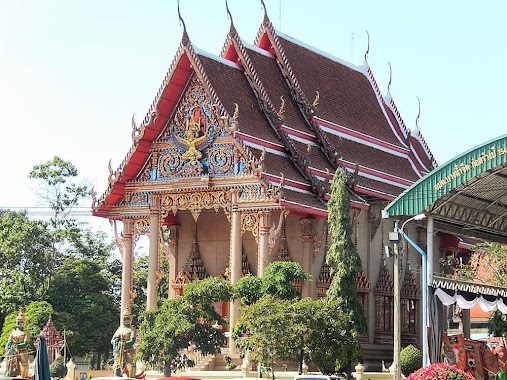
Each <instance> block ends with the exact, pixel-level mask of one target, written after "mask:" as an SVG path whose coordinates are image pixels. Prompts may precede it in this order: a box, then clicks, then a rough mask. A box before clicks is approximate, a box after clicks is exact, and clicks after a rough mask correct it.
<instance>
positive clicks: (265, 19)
mask: <svg viewBox="0 0 507 380" xmlns="http://www.w3.org/2000/svg"><path fill="white" fill-rule="evenodd" d="M261 4H262V7H263V8H264V20H263V21H262V22H263V24H265V25H267V24H269V22H270V21H269V17H268V11H267V9H266V4H264V0H261Z"/></svg>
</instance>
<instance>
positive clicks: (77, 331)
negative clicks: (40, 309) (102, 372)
mask: <svg viewBox="0 0 507 380" xmlns="http://www.w3.org/2000/svg"><path fill="white" fill-rule="evenodd" d="M53 278H54V281H53V282H52V283H51V286H50V288H49V291H48V300H49V302H50V303H51V305H53V307H54V310H55V318H54V322H55V325H57V326H58V328H59V329H65V330H66V337H67V342H68V345H69V349H70V351H71V352H72V353H73V354H74V355H84V354H86V353H88V352H97V353H98V354H99V356H100V355H103V354H104V355H108V353H109V351H110V348H111V347H110V340H111V337H112V336H113V333H114V331H115V329H116V327H117V324H118V309H119V307H118V304H117V303H116V302H115V298H114V295H113V294H112V292H111V281H110V279H109V278H108V274H107V272H106V271H105V269H104V267H103V266H102V265H101V264H100V263H97V262H94V261H91V260H88V259H74V258H68V259H66V260H65V261H64V262H63V263H62V265H61V266H60V267H59V268H57V269H56V270H55V273H54V277H53ZM100 359H101V358H100V357H99V358H98V359H97V361H96V362H97V363H100V361H101V360H100Z"/></svg>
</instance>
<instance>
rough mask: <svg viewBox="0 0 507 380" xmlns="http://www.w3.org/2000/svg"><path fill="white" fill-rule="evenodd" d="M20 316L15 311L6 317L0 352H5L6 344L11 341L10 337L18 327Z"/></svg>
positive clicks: (0, 339)
mask: <svg viewBox="0 0 507 380" xmlns="http://www.w3.org/2000/svg"><path fill="white" fill-rule="evenodd" d="M17 316H18V312H17V311H13V312H12V313H10V314H8V315H7V316H6V317H5V320H4V325H3V327H2V335H1V336H0V351H1V352H3V349H4V347H5V343H6V342H7V339H9V335H10V334H11V332H12V330H14V327H16V317H17Z"/></svg>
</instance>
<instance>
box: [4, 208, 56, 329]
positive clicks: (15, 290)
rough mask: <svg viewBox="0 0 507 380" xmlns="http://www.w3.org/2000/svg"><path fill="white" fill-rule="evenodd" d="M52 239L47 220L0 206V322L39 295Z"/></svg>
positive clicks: (44, 278) (48, 269) (49, 255)
mask: <svg viewBox="0 0 507 380" xmlns="http://www.w3.org/2000/svg"><path fill="white" fill-rule="evenodd" d="M51 243H52V240H51V236H50V235H49V233H48V231H47V225H46V223H44V222H41V221H35V220H30V219H28V217H27V215H26V211H22V212H16V211H7V210H0V323H1V322H3V320H4V317H5V316H6V315H7V314H8V313H9V312H15V311H17V310H19V307H20V306H24V305H26V304H27V303H29V302H31V301H33V300H36V299H38V297H39V296H40V294H41V288H42V287H43V285H44V283H45V281H46V279H47V277H48V276H49V275H50V257H51V246H52V245H51ZM0 326H1V325H0Z"/></svg>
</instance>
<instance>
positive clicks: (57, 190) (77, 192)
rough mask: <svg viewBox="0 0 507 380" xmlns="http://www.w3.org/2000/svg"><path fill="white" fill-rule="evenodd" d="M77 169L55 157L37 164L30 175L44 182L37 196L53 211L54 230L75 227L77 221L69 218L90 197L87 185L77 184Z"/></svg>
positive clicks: (52, 222)
mask: <svg viewBox="0 0 507 380" xmlns="http://www.w3.org/2000/svg"><path fill="white" fill-rule="evenodd" d="M77 175H78V172H77V168H76V167H75V166H74V165H73V164H72V163H71V162H70V161H65V160H63V159H61V158H60V157H57V156H54V157H53V158H52V159H51V160H50V161H47V162H44V163H42V164H37V165H34V166H33V167H32V170H31V171H30V173H29V174H28V177H29V178H33V179H38V180H40V181H41V182H42V185H41V188H40V189H39V190H38V191H37V195H38V196H39V198H40V199H41V200H42V201H43V203H44V204H46V205H47V206H48V207H50V208H51V210H52V211H53V216H52V218H51V219H50V221H51V225H52V226H53V228H54V230H56V231H58V232H60V231H62V229H64V227H74V226H75V220H74V219H72V218H69V214H70V212H71V211H72V209H73V207H74V206H76V205H77V204H78V203H79V202H80V201H81V200H82V199H84V198H86V197H87V196H89V195H90V190H89V187H88V186H87V185H82V184H77V183H76V182H75V179H76V177H77Z"/></svg>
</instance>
